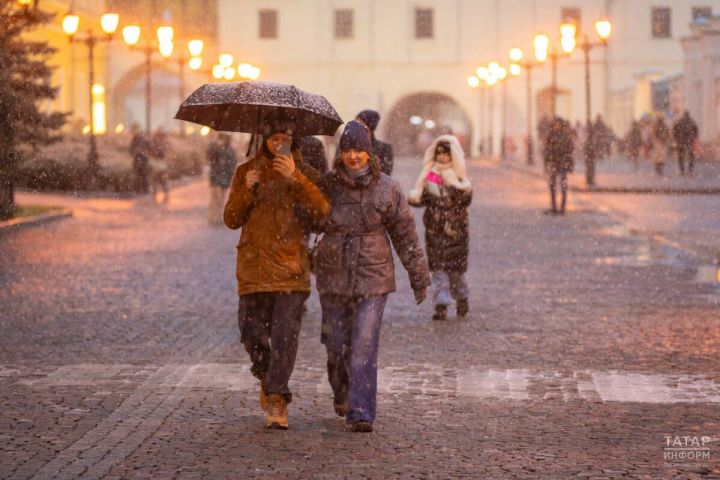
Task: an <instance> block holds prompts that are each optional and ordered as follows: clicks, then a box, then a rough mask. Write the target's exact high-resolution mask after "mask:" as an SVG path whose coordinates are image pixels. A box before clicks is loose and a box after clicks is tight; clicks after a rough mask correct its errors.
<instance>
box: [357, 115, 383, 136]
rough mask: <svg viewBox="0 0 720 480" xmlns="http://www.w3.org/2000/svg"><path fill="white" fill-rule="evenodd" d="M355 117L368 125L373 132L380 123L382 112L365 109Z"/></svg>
mask: <svg viewBox="0 0 720 480" xmlns="http://www.w3.org/2000/svg"><path fill="white" fill-rule="evenodd" d="M355 118H357V119H358V120H360V121H361V122H363V123H364V124H365V125H367V127H368V128H369V129H370V131H371V132H374V131H375V129H376V128H377V126H378V123H380V114H379V113H378V112H376V111H375V110H363V111H362V112H360V113H358V114H357V117H355Z"/></svg>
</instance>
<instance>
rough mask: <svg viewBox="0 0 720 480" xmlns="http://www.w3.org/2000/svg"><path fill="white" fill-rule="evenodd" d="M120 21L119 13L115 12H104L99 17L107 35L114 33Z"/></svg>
mask: <svg viewBox="0 0 720 480" xmlns="http://www.w3.org/2000/svg"><path fill="white" fill-rule="evenodd" d="M119 23H120V15H118V14H117V13H106V14H104V15H102V16H101V17H100V26H101V27H102V30H103V32H105V33H106V34H107V35H114V34H115V32H116V31H117V28H118V24H119Z"/></svg>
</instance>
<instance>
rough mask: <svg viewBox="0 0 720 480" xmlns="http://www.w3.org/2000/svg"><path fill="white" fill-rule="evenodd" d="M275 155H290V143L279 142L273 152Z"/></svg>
mask: <svg viewBox="0 0 720 480" xmlns="http://www.w3.org/2000/svg"><path fill="white" fill-rule="evenodd" d="M275 154H276V155H283V156H285V157H289V156H290V144H289V143H281V144H280V145H279V146H278V148H277V151H276V152H275Z"/></svg>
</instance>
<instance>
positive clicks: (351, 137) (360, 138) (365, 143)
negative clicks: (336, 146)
mask: <svg viewBox="0 0 720 480" xmlns="http://www.w3.org/2000/svg"><path fill="white" fill-rule="evenodd" d="M350 149H354V150H364V151H366V152H367V153H369V154H370V155H372V140H371V139H370V130H368V129H367V127H366V126H365V125H363V124H362V123H360V122H356V121H355V120H352V121H350V122H348V123H347V125H345V130H343V133H342V136H341V137H340V150H350Z"/></svg>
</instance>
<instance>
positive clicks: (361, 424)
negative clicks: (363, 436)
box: [350, 420, 373, 433]
mask: <svg viewBox="0 0 720 480" xmlns="http://www.w3.org/2000/svg"><path fill="white" fill-rule="evenodd" d="M350 431H352V432H362V433H367V432H372V431H373V426H372V423H370V422H366V421H364V420H360V421H357V422H353V423H351V424H350Z"/></svg>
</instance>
